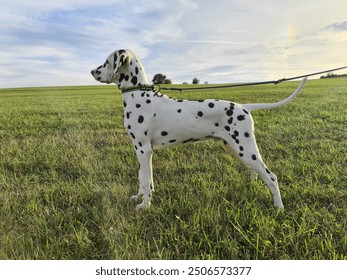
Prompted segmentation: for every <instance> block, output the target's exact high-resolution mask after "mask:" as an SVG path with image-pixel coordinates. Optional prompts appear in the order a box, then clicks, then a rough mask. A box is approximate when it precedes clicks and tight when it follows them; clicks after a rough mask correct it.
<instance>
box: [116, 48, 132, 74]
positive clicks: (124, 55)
mask: <svg viewBox="0 0 347 280" xmlns="http://www.w3.org/2000/svg"><path fill="white" fill-rule="evenodd" d="M129 58H130V54H129V52H128V51H126V50H119V51H115V52H114V59H113V74H117V72H118V70H119V68H120V67H121V66H122V65H123V64H124V63H126V62H127V61H128V60H129Z"/></svg>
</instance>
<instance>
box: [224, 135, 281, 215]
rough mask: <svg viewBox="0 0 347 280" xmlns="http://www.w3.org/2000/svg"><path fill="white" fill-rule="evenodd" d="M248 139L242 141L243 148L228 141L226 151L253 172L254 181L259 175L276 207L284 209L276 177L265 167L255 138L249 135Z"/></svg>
mask: <svg viewBox="0 0 347 280" xmlns="http://www.w3.org/2000/svg"><path fill="white" fill-rule="evenodd" d="M246 138H247V139H242V141H241V143H242V146H241V145H240V146H239V145H237V144H236V143H235V142H234V141H233V140H232V139H230V140H228V141H227V144H226V143H225V142H226V141H225V142H224V143H225V146H226V150H227V151H228V152H229V153H231V154H233V155H236V156H237V157H238V158H239V159H240V160H241V161H242V162H243V163H244V164H245V165H246V166H247V167H249V168H250V169H251V170H252V177H253V178H254V179H255V178H256V175H258V174H259V176H260V177H261V178H262V179H263V181H264V182H265V184H266V185H267V187H268V188H269V190H270V192H271V194H272V196H273V199H274V206H275V207H277V208H279V209H283V208H284V207H283V203H282V199H281V194H280V190H279V187H278V182H277V177H276V175H275V174H273V173H272V172H271V171H270V170H269V169H268V168H267V167H266V166H265V164H264V162H263V160H262V158H261V155H260V154H259V151H258V147H257V144H256V142H255V138H254V136H253V135H252V136H248V135H247V137H246ZM236 151H237V152H236Z"/></svg>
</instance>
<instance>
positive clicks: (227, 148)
mask: <svg viewBox="0 0 347 280" xmlns="http://www.w3.org/2000/svg"><path fill="white" fill-rule="evenodd" d="M223 147H224V150H225V151H226V152H227V153H228V154H230V155H233V156H235V157H236V158H238V157H239V156H238V155H237V153H236V152H235V151H234V150H233V148H231V147H230V145H229V144H228V142H226V141H223ZM251 179H252V180H257V179H258V173H257V172H255V171H254V170H253V169H251Z"/></svg>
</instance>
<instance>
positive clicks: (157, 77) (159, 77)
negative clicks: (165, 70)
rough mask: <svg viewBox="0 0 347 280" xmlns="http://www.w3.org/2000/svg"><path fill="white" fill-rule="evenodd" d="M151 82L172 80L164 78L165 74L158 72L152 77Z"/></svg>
mask: <svg viewBox="0 0 347 280" xmlns="http://www.w3.org/2000/svg"><path fill="white" fill-rule="evenodd" d="M152 82H153V84H156V85H157V84H172V81H171V80H170V79H167V78H166V75H164V74H161V73H158V74H155V75H154V77H153V79H152Z"/></svg>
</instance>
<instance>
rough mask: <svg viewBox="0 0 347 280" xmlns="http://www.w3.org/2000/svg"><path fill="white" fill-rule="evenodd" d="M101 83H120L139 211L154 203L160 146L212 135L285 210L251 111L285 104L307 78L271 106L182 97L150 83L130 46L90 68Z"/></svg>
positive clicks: (208, 137)
mask: <svg viewBox="0 0 347 280" xmlns="http://www.w3.org/2000/svg"><path fill="white" fill-rule="evenodd" d="M91 74H92V75H93V77H94V78H95V79H96V80H97V81H99V82H101V83H108V84H109V83H115V84H117V85H118V88H119V89H120V90H121V91H122V99H123V104H124V126H125V128H126V129H127V132H128V135H129V137H130V139H131V141H132V143H133V145H134V147H135V150H136V155H137V158H138V161H139V166H140V167H139V185H140V186H139V191H138V194H137V195H134V196H132V197H131V199H132V200H134V201H136V200H138V199H141V198H142V202H141V203H140V204H138V205H137V206H136V210H139V209H141V208H146V207H149V206H150V204H151V196H152V192H153V191H154V185H153V172H152V155H153V150H154V149H156V148H162V147H169V146H174V145H181V144H186V143H190V142H196V141H202V140H207V139H221V140H222V141H223V143H224V145H225V148H226V151H227V152H230V153H231V154H233V155H235V156H236V157H237V158H239V159H240V160H241V161H242V162H243V163H244V164H245V165H246V166H248V167H249V168H250V169H251V170H252V174H253V175H252V177H253V178H256V177H257V176H258V175H259V176H260V177H261V178H262V180H263V181H264V182H265V184H266V185H267V187H268V188H269V189H270V192H271V194H272V196H273V201H274V206H275V207H277V208H278V209H283V203H282V199H281V195H280V191H279V187H278V182H277V177H276V175H275V174H273V173H272V172H271V171H270V170H269V169H268V168H267V167H266V165H265V164H264V162H263V160H262V158H261V156H260V154H259V150H258V147H257V143H256V141H255V137H254V126H253V119H252V116H251V112H252V111H254V110H260V109H271V108H276V107H280V106H282V105H285V104H286V103H288V102H289V101H291V100H292V99H293V98H294V97H295V96H296V95H297V94H298V93H299V92H300V90H301V89H302V88H303V86H304V84H305V82H306V80H307V78H305V79H303V80H302V81H301V83H300V85H299V87H298V88H297V89H296V90H295V92H294V93H293V94H292V95H290V96H289V97H288V98H286V99H284V100H283V101H280V102H277V103H270V104H237V103H234V102H230V101H222V100H214V99H206V100H198V101H189V100H177V99H174V98H171V97H168V96H167V95H164V94H161V93H160V92H157V91H156V90H154V88H152V87H150V86H147V85H148V80H147V77H146V74H145V70H144V68H143V65H142V63H141V61H140V59H139V57H138V56H137V55H136V54H135V53H134V52H132V51H130V50H117V51H115V52H113V53H111V54H110V55H109V56H108V57H107V59H106V61H105V63H104V64H102V65H101V66H99V67H97V68H95V69H94V70H92V71H91Z"/></svg>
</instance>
